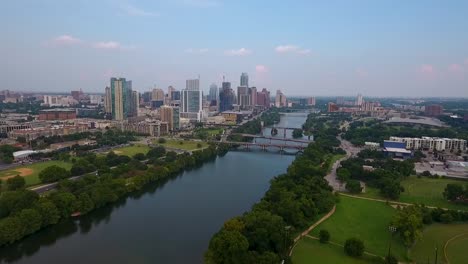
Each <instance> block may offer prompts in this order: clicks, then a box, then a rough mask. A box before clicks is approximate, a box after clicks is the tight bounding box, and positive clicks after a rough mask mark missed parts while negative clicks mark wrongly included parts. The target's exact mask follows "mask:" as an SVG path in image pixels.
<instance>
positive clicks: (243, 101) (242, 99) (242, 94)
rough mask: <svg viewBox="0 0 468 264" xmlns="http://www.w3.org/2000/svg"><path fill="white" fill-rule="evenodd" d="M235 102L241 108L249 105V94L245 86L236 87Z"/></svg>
mask: <svg viewBox="0 0 468 264" xmlns="http://www.w3.org/2000/svg"><path fill="white" fill-rule="evenodd" d="M237 104H238V105H239V106H240V107H241V108H243V109H245V108H247V107H248V106H250V94H249V88H248V87H247V86H239V87H237Z"/></svg>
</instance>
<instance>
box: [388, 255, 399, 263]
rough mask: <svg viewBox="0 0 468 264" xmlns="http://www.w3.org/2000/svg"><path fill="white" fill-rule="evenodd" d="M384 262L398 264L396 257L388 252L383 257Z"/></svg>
mask: <svg viewBox="0 0 468 264" xmlns="http://www.w3.org/2000/svg"><path fill="white" fill-rule="evenodd" d="M385 263H386V264H398V259H397V258H396V257H395V256H394V255H392V254H390V255H388V256H386V257H385Z"/></svg>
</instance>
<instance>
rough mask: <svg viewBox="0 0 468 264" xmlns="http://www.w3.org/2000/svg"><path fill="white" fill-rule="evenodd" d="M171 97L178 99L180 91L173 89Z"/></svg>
mask: <svg viewBox="0 0 468 264" xmlns="http://www.w3.org/2000/svg"><path fill="white" fill-rule="evenodd" d="M171 99H172V101H177V100H180V91H173V92H172V93H171Z"/></svg>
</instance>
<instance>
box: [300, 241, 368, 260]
mask: <svg viewBox="0 0 468 264" xmlns="http://www.w3.org/2000/svg"><path fill="white" fill-rule="evenodd" d="M292 262H293V263H294V264H310V263H320V264H337V263H343V264H370V263H372V262H371V261H370V260H368V259H367V258H365V257H363V258H352V257H349V256H347V255H346V254H345V253H344V250H343V248H342V247H339V246H335V245H331V244H321V243H320V242H319V241H318V240H315V239H311V238H308V237H305V238H303V239H301V240H300V241H299V243H298V244H297V245H296V247H295V248H294V253H293V255H292Z"/></svg>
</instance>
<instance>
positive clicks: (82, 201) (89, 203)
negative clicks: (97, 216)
mask: <svg viewBox="0 0 468 264" xmlns="http://www.w3.org/2000/svg"><path fill="white" fill-rule="evenodd" d="M93 209H94V202H93V200H92V199H91V197H89V195H88V194H87V193H80V195H78V208H77V210H78V211H79V212H80V213H81V214H86V213H88V212H91V211H92V210H93Z"/></svg>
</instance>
